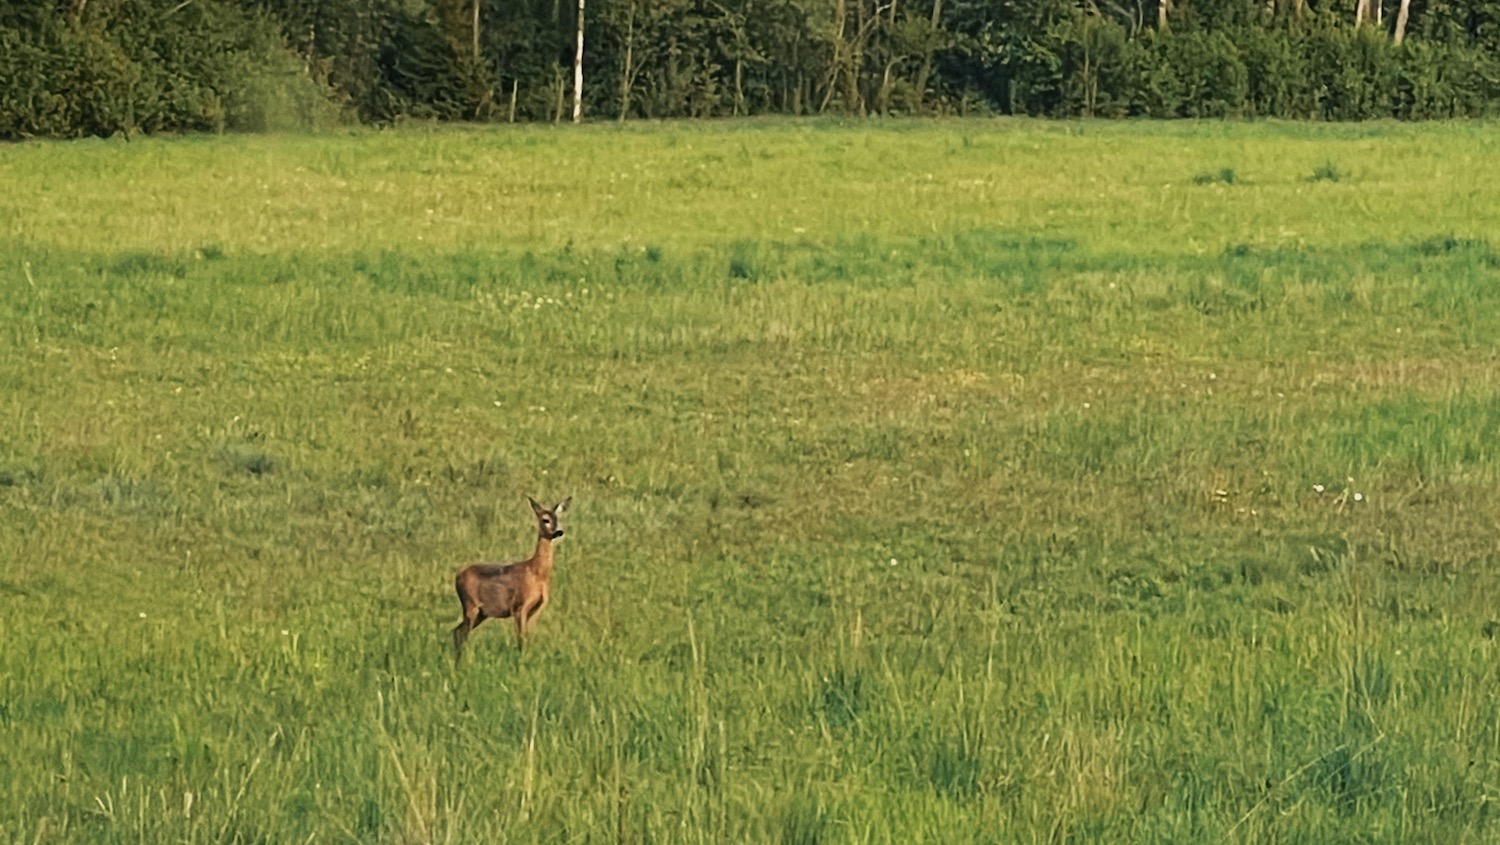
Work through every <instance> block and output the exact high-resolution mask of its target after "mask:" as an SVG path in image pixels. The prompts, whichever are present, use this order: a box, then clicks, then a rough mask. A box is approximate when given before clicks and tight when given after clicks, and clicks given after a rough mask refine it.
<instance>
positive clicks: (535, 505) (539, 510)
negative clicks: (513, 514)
mask: <svg viewBox="0 0 1500 845" xmlns="http://www.w3.org/2000/svg"><path fill="white" fill-rule="evenodd" d="M526 501H528V502H530V503H531V509H532V510H534V511H536V512H537V513H538V514H540V513H542V512H544V511H546V510H547V509H546V508H544V507H542V506H541V505H540V504H539V503H538V502H537V500H536V499H533V498H531V497H530V496H527V497H526Z"/></svg>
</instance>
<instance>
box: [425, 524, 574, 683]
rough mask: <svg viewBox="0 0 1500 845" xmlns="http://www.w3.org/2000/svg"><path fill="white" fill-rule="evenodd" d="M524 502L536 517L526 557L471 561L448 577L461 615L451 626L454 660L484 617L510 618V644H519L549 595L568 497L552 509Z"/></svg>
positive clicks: (544, 605)
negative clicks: (512, 635) (533, 548)
mask: <svg viewBox="0 0 1500 845" xmlns="http://www.w3.org/2000/svg"><path fill="white" fill-rule="evenodd" d="M529 501H530V502H531V509H532V511H534V512H535V513H536V519H537V538H536V551H534V552H532V553H531V557H529V558H527V559H526V560H522V561H517V562H516V563H506V564H499V563H475V564H471V565H469V566H466V567H464V568H463V569H460V570H459V571H458V574H457V575H455V576H454V577H453V586H454V589H456V590H457V591H458V601H459V603H460V604H462V605H463V613H464V617H463V619H461V620H459V623H458V625H457V627H455V628H454V629H453V659H454V661H455V662H457V661H459V660H461V659H462V658H463V656H464V642H465V641H466V640H468V638H469V634H470V633H471V632H472V631H473V630H474V629H475V628H477V627H479V623H481V622H483V621H484V620H486V619H491V618H494V619H505V618H510V619H512V620H514V621H515V626H516V648H517V649H522V648H525V646H526V634H527V632H528V631H529V630H530V628H531V623H532V620H534V619H536V615H537V614H538V613H540V612H541V610H542V608H543V607H546V605H547V600H548V599H550V598H551V596H552V557H553V546H554V544H556V543H557V541H559V540H560V539H562V535H563V531H562V515H563V513H564V512H566V511H567V509H568V504H569V502H571V501H572V497H571V496H569V497H568V498H566V499H564V500H562V501H561V502H559V503H558V504H557V505H556V506H554V507H552V508H544V507H542V506H541V505H539V504H537V501H536V500H535V499H530V500H529Z"/></svg>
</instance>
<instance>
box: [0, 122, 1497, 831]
mask: <svg viewBox="0 0 1500 845" xmlns="http://www.w3.org/2000/svg"><path fill="white" fill-rule="evenodd" d="M1494 128H1495V124H1493V123H1483V122H1480V123H1442V124H1420V125H1417V124H1387V123H1379V124H1360V125H1305V124H1290V123H1276V122H1268V123H1232V122H1181V123H1147V122H1121V123H1109V122H1103V121H1083V122H1068V123H1062V122H1042V121H1029V120H1019V119H994V120H973V121H927V120H899V121H896V120H893V121H870V122H855V121H824V120H819V121H793V120H753V121H725V122H714V123H706V124H671V123H668V124H648V125H642V124H634V123H632V124H626V125H624V126H616V125H586V126H583V127H580V128H573V127H547V126H518V127H442V128H424V127H407V128H402V129H398V130H392V131H383V132H381V131H364V130H361V131H353V132H338V133H327V134H323V135H306V136H300V135H268V136H223V137H186V138H175V139H164V138H147V139H140V140H136V141H131V142H129V143H125V142H116V141H84V142H74V143H52V142H49V143H28V144H21V145H13V146H7V147H4V148H0V181H3V182H4V183H5V184H7V185H9V186H11V188H10V190H9V191H8V192H7V193H6V194H4V195H0V273H3V274H4V280H5V282H4V284H3V285H0V314H3V315H4V318H5V319H4V326H3V328H0V420H3V421H4V422H3V424H0V561H5V564H4V566H3V568H0V638H3V639H4V641H5V642H6V643H7V646H8V647H7V648H6V649H5V650H3V651H0V842H14V843H33V845H34V843H44V842H78V841H87V842H125V841H168V840H171V841H181V842H215V843H231V842H239V843H251V842H281V841H293V840H297V841H304V842H315V841H354V842H372V841H373V842H410V843H418V842H421V843H426V842H465V841H474V840H478V839H489V840H501V841H514V842H543V841H546V842H554V841H564V842H605V841H609V842H616V843H624V842H648V841H649V842H722V841H746V842H780V843H798V844H799V845H813V843H845V842H851V843H852V842H860V843H864V842H870V843H884V842H896V841H913V840H916V841H974V842H996V843H1012V842H1014V843H1023V842H1024V843H1035V842H1049V843H1052V842H1056V843H1062V842H1081V841H1128V842H1142V843H1147V842H1184V841H1188V842H1245V843H1251V842H1255V843H1261V842H1271V841H1277V842H1329V841H1339V842H1345V841H1360V842H1392V843H1396V842H1401V843H1410V842H1445V843H1456V842H1485V841H1490V840H1492V839H1493V838H1494V837H1495V836H1496V835H1497V833H1500V819H1497V817H1496V814H1495V812H1494V806H1495V803H1496V800H1497V795H1500V793H1497V791H1496V790H1497V789H1500V685H1497V668H1496V661H1495V652H1494V649H1495V648H1496V647H1497V646H1496V644H1495V642H1494V640H1495V637H1496V634H1497V632H1500V609H1497V608H1496V606H1495V602H1494V600H1493V598H1492V596H1493V595H1494V594H1495V590H1496V587H1497V578H1496V574H1497V568H1496V565H1497V561H1500V539H1497V537H1500V508H1497V506H1496V505H1495V503H1494V501H1493V500H1494V494H1495V490H1496V482H1497V480H1500V472H1497V467H1500V463H1497V458H1496V454H1495V449H1494V444H1495V443H1496V442H1497V437H1500V378H1497V373H1500V242H1496V241H1495V235H1494V234H1493V233H1495V232H1500V202H1496V201H1495V199H1494V197H1493V196H1492V192H1490V191H1488V189H1487V186H1489V185H1493V184H1495V183H1496V181H1497V179H1500V142H1497V141H1496V140H1495V138H1496V136H1495V133H1494ZM527 495H532V496H535V497H537V498H538V499H543V500H547V501H556V500H559V499H561V498H562V497H564V496H568V495H572V496H573V499H574V501H573V505H572V512H571V513H570V514H569V516H568V519H567V528H568V535H567V537H566V539H565V540H564V541H563V542H562V543H561V544H560V546H559V550H558V559H557V571H556V575H555V580H554V590H553V599H552V603H551V605H550V606H549V607H548V608H547V610H546V611H545V612H544V613H543V614H542V616H541V617H540V619H539V621H538V623H537V625H536V628H535V631H534V633H533V635H532V638H531V640H530V642H529V644H528V647H527V650H526V652H525V653H524V654H517V653H516V652H515V650H514V646H513V642H512V639H511V635H510V630H509V627H508V625H507V623H505V622H491V623H489V624H487V625H485V626H483V627H482V628H480V629H479V630H478V631H477V632H476V633H475V635H474V636H473V637H472V639H471V640H470V641H469V646H468V648H469V654H468V657H467V662H466V665H465V666H464V667H463V668H462V669H461V670H458V671H455V670H454V668H453V667H452V661H451V654H450V648H451V641H450V639H449V635H448V632H449V630H450V629H451V628H452V626H453V625H454V624H455V623H456V622H457V621H458V618H459V610H458V603H457V600H456V599H455V597H454V594H453V586H452V577H453V573H454V571H455V570H457V569H458V568H459V567H460V566H462V565H464V564H466V563H469V562H472V561H475V560H500V561H508V560H517V559H520V558H523V557H525V556H526V555H527V554H528V553H529V552H530V549H531V547H532V544H533V542H534V540H535V526H534V523H533V522H532V518H531V514H530V509H529V507H528V506H527V504H526V499H525V497H526V496H527Z"/></svg>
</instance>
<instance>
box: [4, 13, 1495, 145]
mask: <svg viewBox="0 0 1500 845" xmlns="http://www.w3.org/2000/svg"><path fill="white" fill-rule="evenodd" d="M1493 7H1494V4H1493V3H1484V2H1480V0H1444V2H1432V3H1425V4H1424V3H1418V4H1417V5H1416V7H1415V9H1416V13H1415V15H1414V16H1413V18H1412V21H1411V24H1410V26H1409V27H1408V29H1407V32H1406V39H1405V41H1404V43H1402V44H1401V45H1397V44H1396V43H1395V40H1394V38H1393V37H1392V33H1391V31H1390V27H1391V24H1390V21H1389V20H1387V21H1386V22H1385V24H1384V25H1383V26H1374V25H1364V26H1359V27H1356V26H1354V25H1353V22H1352V21H1351V20H1349V19H1348V10H1346V9H1343V8H1335V7H1332V6H1327V5H1326V4H1322V3H1312V4H1308V3H1282V4H1276V3H1273V4H1270V5H1266V4H1256V3H1250V2H1246V0H1191V2H1189V1H1188V0H1182V2H1178V3H1175V4H1173V5H1172V6H1170V7H1169V9H1168V10H1167V12H1166V14H1165V15H1163V14H1159V12H1160V11H1161V10H1159V9H1158V8H1157V7H1155V6H1154V5H1140V4H1135V5H1131V4H1127V3H1123V2H1119V0H1102V1H1101V2H1094V0H1089V2H1082V0H931V2H930V3H929V2H923V3H915V2H906V3H890V2H882V0H824V2H808V0H763V1H762V0H756V2H751V0H593V2H592V3H591V4H590V5H589V6H588V8H587V11H586V13H585V16H584V24H585V26H584V29H585V43H586V45H587V48H586V51H585V60H584V71H585V74H584V77H585V86H584V90H583V92H582V94H583V104H584V112H585V114H587V115H589V116H590V117H592V118H595V119H598V118H610V119H614V118H619V119H626V118H631V117H640V118H676V117H690V118H692V117H717V116H725V115H748V114H765V113H783V114H807V113H813V112H842V113H847V114H858V115H865V114H891V113H913V114H919V113H943V112H954V111H957V112H961V113H969V112H973V111H992V112H1000V113H1010V114H1029V115H1048V116H1054V117H1077V116H1083V117H1088V116H1107V117H1123V116H1150V117H1256V116H1265V117H1282V118H1297V119H1319V120H1368V119H1374V118H1381V117H1397V118H1403V119H1427V118H1445V117H1471V116H1483V115H1487V114H1490V113H1492V112H1493V111H1495V109H1496V103H1500V35H1497V32H1500V23H1497V22H1496V20H1495V16H1494V9H1493ZM476 14H477V18H476ZM577 16H578V8H577V5H576V3H572V2H564V0H518V1H517V2H502V0H322V2H318V3H308V2H303V0H192V2H188V3H177V2H173V0H93V2H92V3H91V2H89V0H71V2H52V0H18V2H16V3H12V4H9V5H8V6H7V7H6V8H4V9H0V45H3V46H4V48H5V49H4V52H3V53H0V70H3V71H5V73H4V74H3V75H0V137H9V138H17V137H29V136H36V135H55V136H70V135H80V134H95V135H100V134H102V135H107V134H110V133H113V132H125V133H127V134H129V133H134V132H141V131H146V132H149V131H163V130H171V131H180V130H196V129H211V130H219V129H225V128H230V129H260V128H268V127H276V126H291V125H316V124H319V123H324V122H327V119H328V116H329V114H330V113H331V112H332V111H334V110H337V109H342V110H343V111H344V112H346V113H347V115H349V116H351V117H353V118H355V119H358V120H362V121H368V122H375V123H381V124H385V123H390V122H393V121H397V120H401V119H409V118H414V119H423V120H427V119H436V120H481V121H492V120H523V121H548V120H553V121H555V120H561V119H562V118H563V117H564V116H565V115H566V114H568V113H570V112H571V108H570V106H569V105H568V104H569V103H570V102H571V98H572V92H571V87H572V71H571V62H572V60H573V55H574V33H575V31H576V28H577V24H578V17H577ZM1164 22H1166V23H1164ZM324 92H326V93H324ZM330 99H331V100H332V101H333V103H334V104H335V106H336V108H335V109H330V107H329V102H328V101H329V100H330Z"/></svg>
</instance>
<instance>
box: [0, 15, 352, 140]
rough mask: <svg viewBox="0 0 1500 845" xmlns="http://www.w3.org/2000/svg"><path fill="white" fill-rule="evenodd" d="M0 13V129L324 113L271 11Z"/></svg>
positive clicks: (237, 122) (136, 128)
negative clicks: (269, 15)
mask: <svg viewBox="0 0 1500 845" xmlns="http://www.w3.org/2000/svg"><path fill="white" fill-rule="evenodd" d="M77 8H78V9H79V10H80V11H77V12H76V13H70V14H66V15H64V14H61V13H59V12H57V11H56V8H55V6H54V4H52V3H47V2H41V0H22V2H20V3H17V4H15V5H14V6H13V7H12V8H11V9H10V10H9V11H8V13H7V14H6V16H5V17H0V71H3V72H0V78H3V79H4V80H5V82H4V83H0V137H3V138H19V137H30V136H37V135H58V136H71V135H110V134H113V133H116V132H121V133H124V134H126V135H129V134H133V133H137V132H158V131H183V130H200V131H201V130H213V131H222V130H224V129H267V128H279V127H283V126H285V125H287V124H296V125H308V124H311V123H315V122H317V121H318V120H320V119H322V111H323V108H324V105H323V103H324V98H323V95H322V94H321V93H320V92H319V91H318V90H317V89H316V87H315V86H314V85H312V84H311V82H310V81H309V80H308V79H307V78H306V76H305V75H304V74H303V73H302V71H301V69H300V67H299V63H298V62H297V61H296V60H295V59H294V57H293V56H292V55H290V54H289V53H287V52H286V51H285V50H284V49H283V47H282V44H281V36H280V34H279V32H278V27H277V24H276V22H275V21H274V20H272V19H270V18H267V17H265V16H262V15H257V14H253V13H245V12H242V11H240V10H239V9H237V8H236V7H233V6H230V5H225V4H222V3H216V2H201V3H185V4H168V3H165V2H159V0H107V1H106V2H97V3H93V4H91V5H83V4H79V6H78V7H77Z"/></svg>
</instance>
